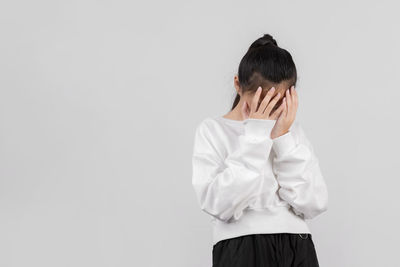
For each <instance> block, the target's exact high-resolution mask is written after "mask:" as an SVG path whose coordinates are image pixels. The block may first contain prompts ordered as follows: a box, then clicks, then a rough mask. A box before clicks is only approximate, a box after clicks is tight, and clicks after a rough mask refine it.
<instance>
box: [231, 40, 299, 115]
mask: <svg viewBox="0 0 400 267" xmlns="http://www.w3.org/2000/svg"><path fill="white" fill-rule="evenodd" d="M238 78H239V84H240V87H241V89H242V92H246V91H254V92H255V91H256V90H257V88H258V87H259V86H262V87H263V88H271V87H272V86H274V85H275V84H278V83H280V82H282V81H285V82H287V83H288V85H289V86H288V88H289V87H290V86H292V85H296V81H297V71H296V66H295V64H294V62H293V59H292V56H291V55H290V53H289V52H288V51H286V50H285V49H283V48H280V47H279V46H278V44H277V42H276V40H275V39H274V38H273V37H272V36H271V35H270V34H264V36H263V37H260V38H259V39H257V40H255V41H254V42H253V43H252V44H251V45H250V47H249V49H248V50H247V52H246V54H245V55H244V56H243V58H242V60H241V61H240V64H239V70H238ZM239 101H240V95H239V94H236V98H235V100H234V102H233V105H232V109H231V110H233V109H234V108H235V106H236V105H237V104H238V103H239Z"/></svg>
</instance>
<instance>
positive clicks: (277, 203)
mask: <svg viewBox="0 0 400 267" xmlns="http://www.w3.org/2000/svg"><path fill="white" fill-rule="evenodd" d="M275 122H276V121H275V120H263V119H253V118H249V119H247V120H244V121H237V120H231V119H227V118H224V117H222V116H217V117H208V118H205V119H203V121H201V122H200V123H199V124H198V125H197V127H196V132H195V139H194V146H193V158H192V185H193V188H194V191H195V194H196V197H197V200H198V204H199V205H200V208H201V210H202V211H204V212H205V213H207V214H209V215H210V216H211V222H212V233H213V244H214V245H215V244H216V243H217V242H218V241H220V240H223V239H228V238H233V237H237V236H241V235H248V234H257V233H285V232H286V233H310V230H309V228H308V226H307V224H306V222H305V219H311V218H314V217H315V216H317V215H319V214H320V213H322V212H324V211H326V210H327V208H328V206H327V205H328V190H327V185H326V183H325V181H324V178H323V176H322V174H321V170H320V167H319V163H318V159H317V157H316V155H315V153H314V150H313V147H312V145H311V144H310V142H309V140H308V139H307V138H306V136H305V133H304V131H303V129H302V127H301V126H300V124H299V122H298V121H297V120H295V121H294V122H293V124H292V126H291V127H290V129H289V132H287V133H286V134H284V135H281V136H279V137H277V138H275V139H271V138H270V133H271V130H272V128H273V126H274V124H275Z"/></svg>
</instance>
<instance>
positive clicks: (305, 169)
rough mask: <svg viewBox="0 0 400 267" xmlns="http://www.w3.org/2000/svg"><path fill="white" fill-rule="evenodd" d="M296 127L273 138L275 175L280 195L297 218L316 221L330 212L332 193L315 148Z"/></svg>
mask: <svg viewBox="0 0 400 267" xmlns="http://www.w3.org/2000/svg"><path fill="white" fill-rule="evenodd" d="M296 128H297V131H296V134H294V133H293V132H292V131H291V130H289V132H287V133H286V134H284V135H281V136H279V137H277V138H274V139H273V145H272V148H273V151H274V152H275V157H274V158H273V165H272V166H273V172H274V174H275V176H276V179H277V181H278V184H279V185H280V188H279V190H278V194H279V196H280V197H281V198H282V199H283V200H285V201H286V202H288V203H289V204H290V206H291V207H292V210H293V211H294V213H295V214H296V215H299V216H301V217H303V218H304V219H312V218H314V217H315V216H317V215H319V214H320V213H322V212H324V211H326V210H327V209H328V190H327V185H326V183H325V180H324V177H323V176H322V173H321V169H320V166H319V161H318V158H317V156H316V155H315V153H314V149H313V146H312V145H311V143H310V141H309V140H308V139H307V137H306V136H305V133H304V130H303V128H302V127H301V126H300V124H298V123H296ZM295 135H296V137H297V138H295Z"/></svg>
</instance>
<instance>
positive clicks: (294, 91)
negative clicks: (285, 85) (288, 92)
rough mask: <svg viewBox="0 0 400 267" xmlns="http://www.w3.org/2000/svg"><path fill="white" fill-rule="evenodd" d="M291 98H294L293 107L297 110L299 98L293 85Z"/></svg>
mask: <svg viewBox="0 0 400 267" xmlns="http://www.w3.org/2000/svg"><path fill="white" fill-rule="evenodd" d="M293 96H294V104H295V107H296V109H297V107H298V105H299V96H298V94H297V90H296V87H295V86H294V85H293Z"/></svg>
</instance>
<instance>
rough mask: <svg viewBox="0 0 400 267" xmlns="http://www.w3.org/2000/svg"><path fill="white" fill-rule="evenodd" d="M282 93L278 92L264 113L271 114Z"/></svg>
mask: <svg viewBox="0 0 400 267" xmlns="http://www.w3.org/2000/svg"><path fill="white" fill-rule="evenodd" d="M280 96H281V93H280V92H278V93H277V94H276V95H275V97H274V98H273V99H272V100H271V101H270V102H269V103H268V105H267V107H266V108H265V110H264V113H266V114H270V113H271V110H272V109H273V108H274V107H275V105H276V103H277V102H278V101H279V98H280Z"/></svg>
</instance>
